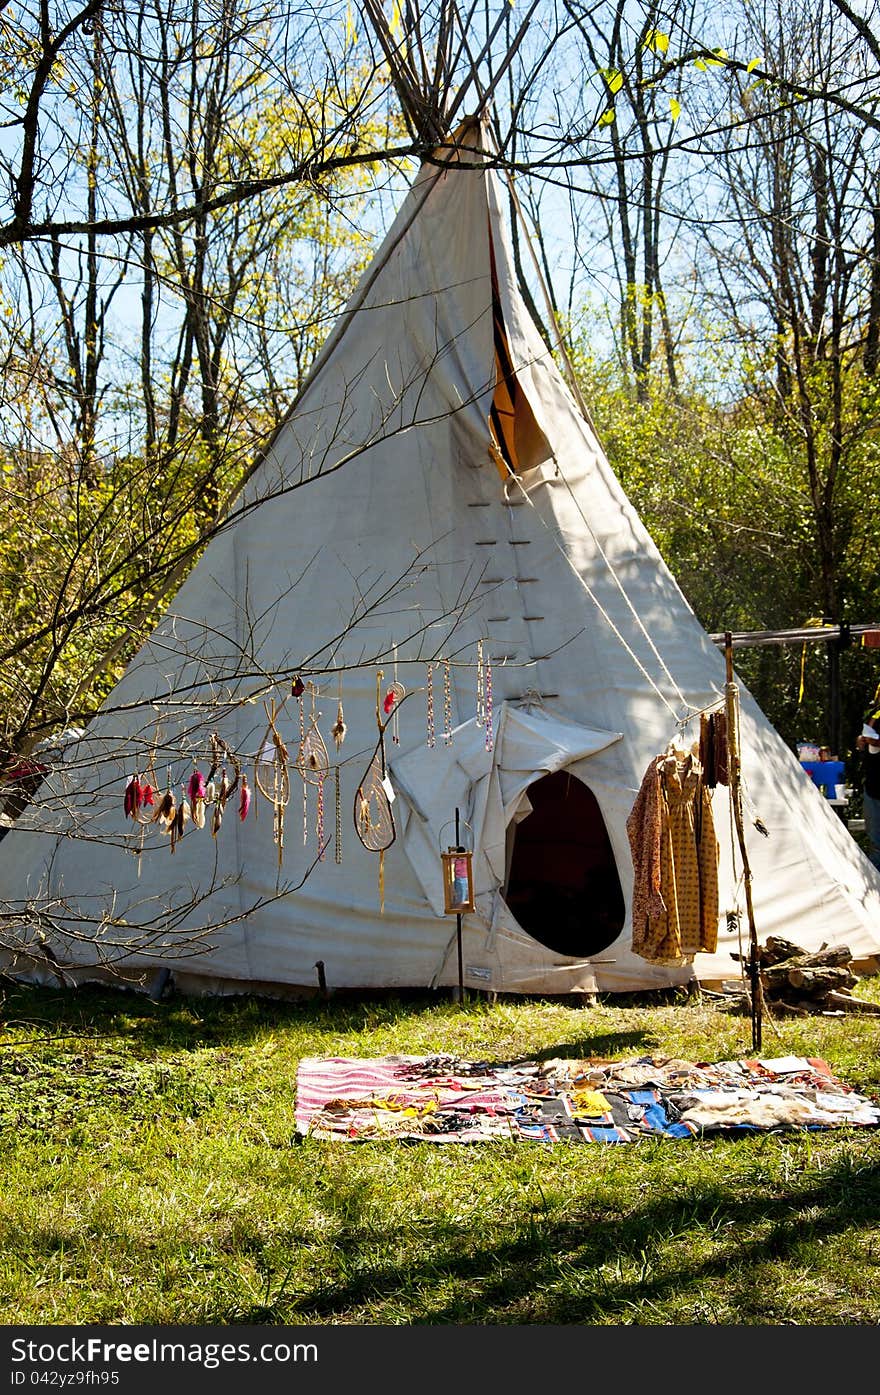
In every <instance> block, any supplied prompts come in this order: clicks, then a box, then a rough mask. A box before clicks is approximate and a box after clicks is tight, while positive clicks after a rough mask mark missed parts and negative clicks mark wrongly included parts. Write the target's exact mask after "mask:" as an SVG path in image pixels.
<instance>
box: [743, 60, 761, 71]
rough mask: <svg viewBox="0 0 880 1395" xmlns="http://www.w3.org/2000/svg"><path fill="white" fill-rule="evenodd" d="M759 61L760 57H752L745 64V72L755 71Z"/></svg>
mask: <svg viewBox="0 0 880 1395" xmlns="http://www.w3.org/2000/svg"><path fill="white" fill-rule="evenodd" d="M760 61H761V60H760V58H753V59H752V60H751V62H750V63H747V64H746V72H747V73H753V72H754V71H755V69H756V68H757V66H758V64H759V63H760Z"/></svg>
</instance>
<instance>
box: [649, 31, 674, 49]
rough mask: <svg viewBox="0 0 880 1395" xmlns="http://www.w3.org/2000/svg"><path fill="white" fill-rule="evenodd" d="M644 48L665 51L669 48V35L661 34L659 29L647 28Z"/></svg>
mask: <svg viewBox="0 0 880 1395" xmlns="http://www.w3.org/2000/svg"><path fill="white" fill-rule="evenodd" d="M645 48H649V49H651V50H653V52H654V53H665V52H666V51H667V49H668V48H669V35H668V34H661V33H660V30H659V29H649V30H648V32H647V34H646V35H645Z"/></svg>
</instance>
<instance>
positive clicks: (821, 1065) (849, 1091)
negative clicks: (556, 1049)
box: [296, 1055, 880, 1144]
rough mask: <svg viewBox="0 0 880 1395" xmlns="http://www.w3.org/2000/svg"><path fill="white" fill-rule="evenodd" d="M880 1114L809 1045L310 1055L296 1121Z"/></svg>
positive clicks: (563, 1136) (557, 1137)
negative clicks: (717, 1057) (697, 1058)
mask: <svg viewBox="0 0 880 1395" xmlns="http://www.w3.org/2000/svg"><path fill="white" fill-rule="evenodd" d="M876 1124H880V1104H878V1103H877V1102H876V1101H874V1100H871V1099H869V1098H867V1097H866V1096H864V1095H860V1094H858V1093H857V1092H856V1091H855V1090H854V1089H853V1088H852V1087H851V1086H849V1085H847V1084H844V1082H843V1081H842V1080H839V1079H838V1078H837V1077H836V1076H835V1075H834V1074H833V1073H832V1071H831V1069H830V1068H829V1066H828V1064H827V1062H825V1061H823V1060H820V1059H818V1058H816V1057H811V1056H780V1057H774V1058H769V1059H761V1060H757V1059H756V1060H736V1061H716V1062H714V1063H710V1062H693V1061H682V1060H677V1059H675V1058H673V1057H668V1056H637V1057H632V1058H630V1059H628V1060H624V1061H608V1060H604V1059H596V1058H592V1057H591V1058H588V1059H567V1058H554V1059H551V1060H543V1061H542V1060H518V1061H502V1062H492V1061H466V1060H461V1059H460V1058H458V1057H456V1056H451V1055H438V1056H381V1057H378V1058H375V1059H372V1060H369V1059H361V1058H358V1057H350V1056H330V1057H320V1056H307V1057H304V1058H303V1059H302V1060H301V1061H300V1064H299V1069H298V1072H297V1083H296V1133H297V1135H298V1136H299V1137H305V1136H306V1135H309V1136H310V1137H314V1138H322V1139H334V1138H335V1139H342V1140H346V1141H363V1140H368V1139H374V1140H375V1139H387V1138H394V1139H401V1140H407V1141H416V1140H419V1141H425V1142H434V1143H474V1142H482V1141H484V1140H487V1139H492V1138H505V1139H511V1138H513V1139H532V1140H534V1141H537V1142H540V1143H548V1144H552V1143H559V1142H561V1141H564V1140H569V1141H572V1142H577V1143H633V1142H636V1141H638V1140H639V1139H642V1138H695V1137H701V1136H704V1135H707V1134H729V1133H739V1132H744V1131H752V1130H764V1131H769V1130H781V1129H832V1128H841V1127H843V1126H847V1125H868V1126H870V1125H876Z"/></svg>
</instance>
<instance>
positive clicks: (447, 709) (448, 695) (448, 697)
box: [443, 659, 452, 746]
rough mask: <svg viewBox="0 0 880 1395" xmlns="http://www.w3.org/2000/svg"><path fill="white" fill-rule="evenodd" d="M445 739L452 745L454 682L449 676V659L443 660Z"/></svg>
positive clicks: (447, 743) (448, 744)
mask: <svg viewBox="0 0 880 1395" xmlns="http://www.w3.org/2000/svg"><path fill="white" fill-rule="evenodd" d="M443 740H444V741H445V743H446V745H447V746H451V745H452V682H451V680H450V677H449V660H448V659H444V660H443Z"/></svg>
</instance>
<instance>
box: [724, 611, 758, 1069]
mask: <svg viewBox="0 0 880 1395" xmlns="http://www.w3.org/2000/svg"><path fill="white" fill-rule="evenodd" d="M724 659H725V664H726V668H727V674H726V677H727V682H726V684H725V687H724V701H725V708H726V711H727V778H728V782H729V787H730V799H731V803H732V805H733V818H734V822H735V824H736V836H737V839H738V841H739V850H740V855H741V856H742V863H743V885H744V887H745V896H746V915H747V916H748V921H749V983H750V986H751V994H750V997H751V1009H752V1049H753V1050H754V1051H760V1050H761V1022H762V1015H763V1006H764V993H763V989H762V987H761V969H760V964H759V961H758V932H757V930H756V928H755V912H754V908H753V906H752V869H751V867H750V866H749V853H748V849H747V847H746V835H745V829H744V827H743V812H742V784H741V780H740V762H739V689H738V688H737V686H736V684H735V683H734V681H733V637H732V635H731V633H730V631H729V630H728V631H727V632H726V633H725V636H724Z"/></svg>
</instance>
